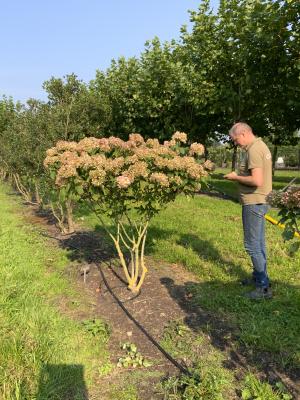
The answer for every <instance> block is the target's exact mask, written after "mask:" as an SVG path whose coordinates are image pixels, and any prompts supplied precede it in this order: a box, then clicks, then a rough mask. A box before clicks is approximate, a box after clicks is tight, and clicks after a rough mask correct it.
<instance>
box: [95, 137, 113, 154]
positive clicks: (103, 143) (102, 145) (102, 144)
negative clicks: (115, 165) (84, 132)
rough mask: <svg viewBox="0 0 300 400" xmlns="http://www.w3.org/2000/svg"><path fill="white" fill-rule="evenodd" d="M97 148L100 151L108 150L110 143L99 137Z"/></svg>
mask: <svg viewBox="0 0 300 400" xmlns="http://www.w3.org/2000/svg"><path fill="white" fill-rule="evenodd" d="M98 146H99V149H100V150H101V151H103V152H104V153H105V152H109V151H110V150H111V148H110V145H109V140H108V139H106V138H101V139H99V143H98Z"/></svg>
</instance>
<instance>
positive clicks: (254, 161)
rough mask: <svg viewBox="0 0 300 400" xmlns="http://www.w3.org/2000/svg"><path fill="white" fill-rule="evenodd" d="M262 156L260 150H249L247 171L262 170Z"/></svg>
mask: <svg viewBox="0 0 300 400" xmlns="http://www.w3.org/2000/svg"><path fill="white" fill-rule="evenodd" d="M263 166H264V154H263V152H262V151H261V149H255V146H254V148H251V149H249V153H248V169H253V168H263Z"/></svg>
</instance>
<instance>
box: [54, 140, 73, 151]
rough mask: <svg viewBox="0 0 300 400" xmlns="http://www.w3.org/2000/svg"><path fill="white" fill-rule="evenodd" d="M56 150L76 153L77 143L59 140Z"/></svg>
mask: <svg viewBox="0 0 300 400" xmlns="http://www.w3.org/2000/svg"><path fill="white" fill-rule="evenodd" d="M56 149H57V150H58V151H67V150H69V151H76V150H77V143H76V142H67V141H65V140H59V141H58V142H57V143H56Z"/></svg>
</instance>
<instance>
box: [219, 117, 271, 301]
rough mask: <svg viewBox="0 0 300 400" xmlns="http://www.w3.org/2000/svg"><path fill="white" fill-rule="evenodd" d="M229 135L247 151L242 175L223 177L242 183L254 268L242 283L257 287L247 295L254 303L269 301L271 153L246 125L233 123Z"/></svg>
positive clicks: (246, 237)
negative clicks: (267, 229)
mask: <svg viewBox="0 0 300 400" xmlns="http://www.w3.org/2000/svg"><path fill="white" fill-rule="evenodd" d="M229 135H230V137H231V139H232V141H233V142H234V144H236V145H237V146H239V147H241V148H242V149H244V150H245V161H244V163H243V164H241V167H240V171H239V173H238V174H237V173H236V172H231V173H229V174H227V175H225V176H224V178H225V179H229V180H231V181H236V182H238V184H239V191H240V200H241V203H242V219H243V229H244V245H245V249H246V251H247V253H248V254H249V256H250V257H251V261H252V265H253V274H252V279H251V280H244V281H243V282H242V283H243V284H255V286H256V289H255V290H253V291H251V292H249V293H246V295H245V296H246V297H248V298H250V299H252V300H259V299H270V298H271V297H272V293H271V290H270V283H269V278H268V274H267V259H266V246H265V218H264V216H265V214H266V212H267V210H268V206H267V204H266V196H267V194H269V192H270V191H271V190H272V160H271V153H270V150H269V149H268V147H267V145H266V144H265V143H264V142H263V141H262V139H261V138H257V137H256V136H255V135H254V133H253V131H252V129H251V127H250V126H249V125H247V124H246V123H243V122H238V123H236V124H234V125H233V127H232V128H231V129H230V131H229Z"/></svg>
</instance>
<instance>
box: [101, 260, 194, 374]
mask: <svg viewBox="0 0 300 400" xmlns="http://www.w3.org/2000/svg"><path fill="white" fill-rule="evenodd" d="M98 270H99V271H100V274H101V276H102V279H103V282H104V284H105V286H106V288H107V290H108V291H109V293H110V294H111V295H112V297H113V298H114V299H115V300H116V302H117V303H118V305H119V306H120V307H121V308H122V310H123V311H124V312H125V314H126V315H127V317H128V318H129V319H130V320H131V321H132V322H134V324H135V325H136V326H137V327H138V328H139V329H140V330H141V331H142V332H143V334H144V335H145V336H146V337H147V339H148V340H149V341H150V342H151V343H152V344H153V345H154V346H155V347H156V348H157V349H158V350H159V351H160V352H161V353H162V354H163V355H164V356H165V357H166V358H167V359H168V360H169V361H170V362H171V363H172V364H173V365H174V366H175V367H176V368H178V369H179V370H180V372H182V373H183V374H185V375H188V376H190V377H191V376H193V374H192V373H191V372H190V371H189V370H188V369H187V368H185V367H183V366H182V365H181V364H179V363H178V361H176V360H175V359H174V358H173V357H172V356H171V355H170V354H169V353H167V352H166V350H164V349H163V348H162V347H161V345H160V344H159V343H158V342H157V341H156V340H155V339H154V338H153V337H152V336H151V335H150V333H148V332H147V330H146V329H145V328H144V327H143V325H141V324H140V323H139V322H138V321H137V320H136V319H135V318H134V317H133V315H131V314H130V312H129V311H128V310H127V308H126V307H125V306H124V304H123V303H122V302H121V301H120V300H119V298H118V297H117V296H116V294H115V293H114V292H113V290H112V289H111V288H110V286H109V284H108V282H107V280H106V278H105V275H104V273H103V270H102V268H101V266H98Z"/></svg>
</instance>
